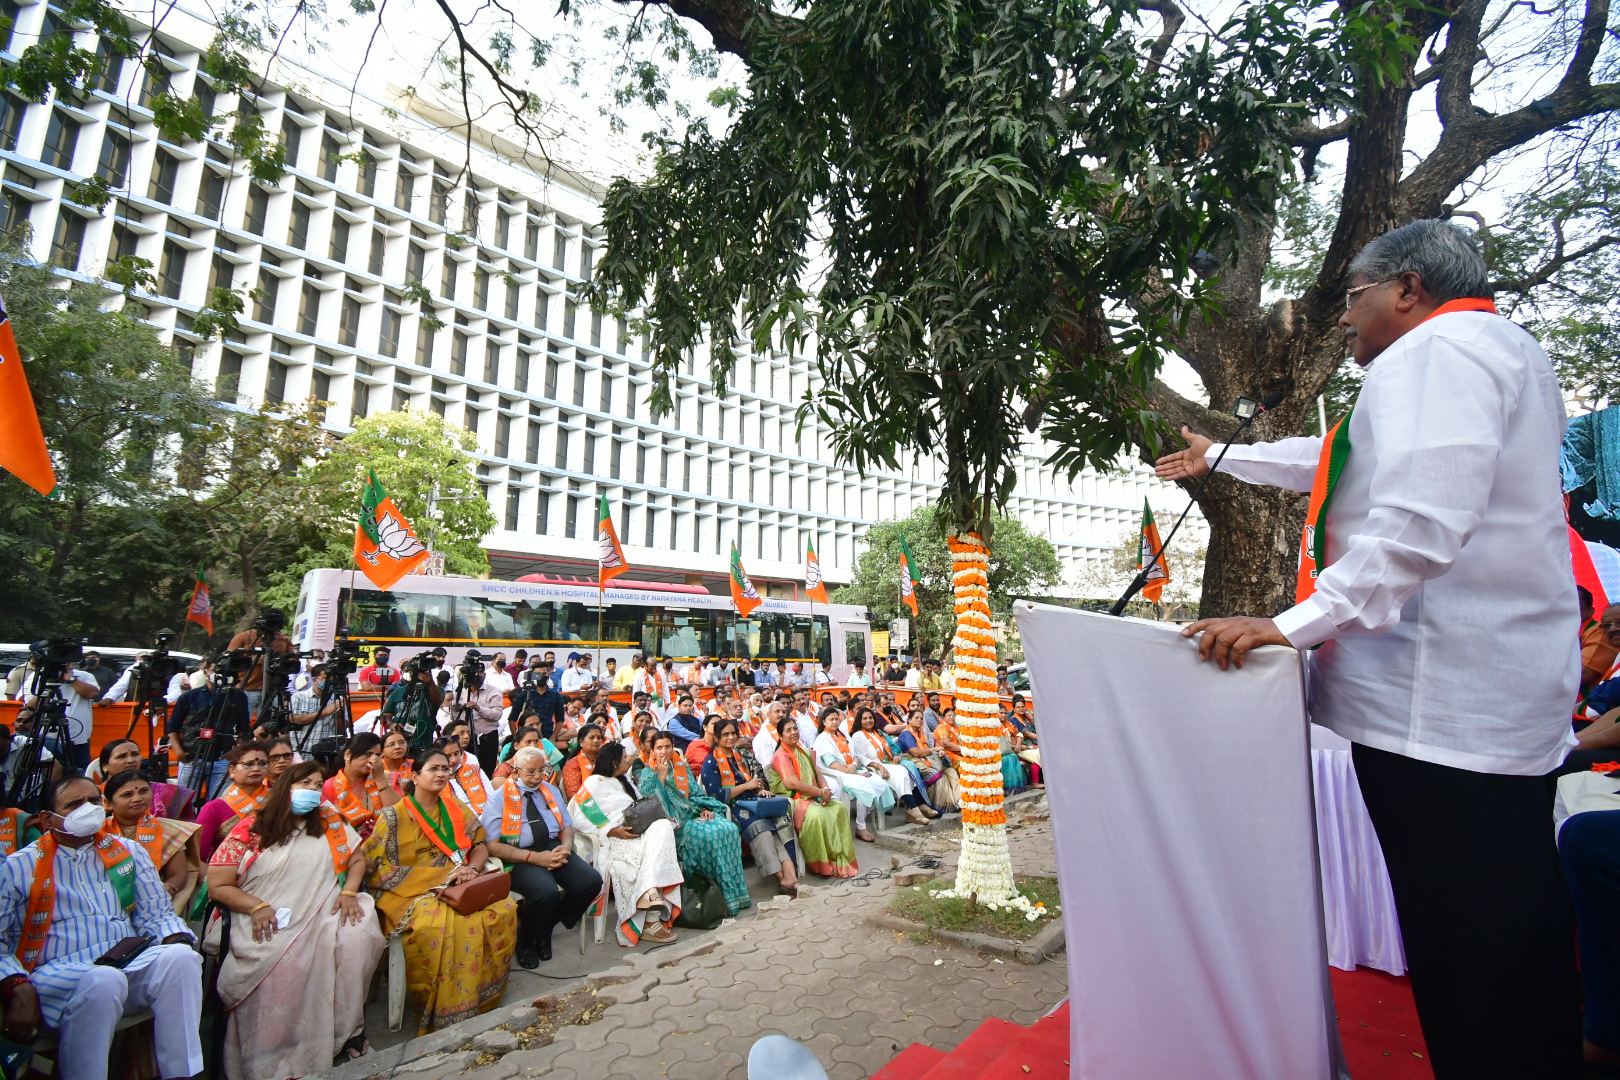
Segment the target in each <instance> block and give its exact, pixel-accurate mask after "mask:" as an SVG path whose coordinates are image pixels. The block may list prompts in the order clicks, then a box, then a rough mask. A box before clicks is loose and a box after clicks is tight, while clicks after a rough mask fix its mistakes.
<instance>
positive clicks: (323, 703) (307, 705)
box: [292, 664, 343, 745]
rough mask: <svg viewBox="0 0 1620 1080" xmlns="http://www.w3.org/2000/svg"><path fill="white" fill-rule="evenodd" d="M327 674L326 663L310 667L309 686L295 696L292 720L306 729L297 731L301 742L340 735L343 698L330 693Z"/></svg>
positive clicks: (293, 698)
mask: <svg viewBox="0 0 1620 1080" xmlns="http://www.w3.org/2000/svg"><path fill="white" fill-rule="evenodd" d="M327 677H328V676H327V671H326V665H325V664H316V665H315V666H314V667H312V668H310V669H309V678H310V682H309V685H308V686H306V687H305V688H304V689H302V690H300V691H298V692H297V693H295V694H293V696H292V723H293V727H294V728H298V729H303V730H300V731H298V733H297V736H298V741H299V742H301V743H306V744H309V745H313V744H315V743H318V742H320V741H321V740H323V739H332V738H336V737H337V735H338V733H339V731H340V730H341V728H342V727H343V722H342V717H341V712H342V708H343V699H342V698H339V697H337V696H336V695H333V694H329V693H327V692H326V680H327Z"/></svg>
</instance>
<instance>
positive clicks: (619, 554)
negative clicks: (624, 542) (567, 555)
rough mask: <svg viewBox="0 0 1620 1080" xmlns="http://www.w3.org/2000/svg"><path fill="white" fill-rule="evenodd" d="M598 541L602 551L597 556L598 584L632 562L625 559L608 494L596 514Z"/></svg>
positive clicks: (620, 571)
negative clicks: (614, 524) (614, 525)
mask: <svg viewBox="0 0 1620 1080" xmlns="http://www.w3.org/2000/svg"><path fill="white" fill-rule="evenodd" d="M596 542H597V545H598V547H599V548H600V552H599V554H598V555H597V558H596V584H597V585H598V586H602V585H606V584H607V583H608V581H609V579H611V578H616V577H618V576H619V575H620V574H622V573H624V572H625V571H626V570H628V569H630V564H629V563H627V562H625V561H624V548H622V547H620V546H619V533H618V530H616V529H615V528H614V527H613V513H612V512H611V511H610V510H609V509H608V501H607V496H606V495H603V496H602V508H601V510H600V511H599V512H598V513H597V515H596Z"/></svg>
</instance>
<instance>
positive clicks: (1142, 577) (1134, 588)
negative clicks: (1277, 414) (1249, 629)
mask: <svg viewBox="0 0 1620 1080" xmlns="http://www.w3.org/2000/svg"><path fill="white" fill-rule="evenodd" d="M1248 400H1249V399H1248V398H1239V399H1238V406H1239V407H1240V408H1241V407H1242V405H1243V403H1244V402H1245V401H1248ZM1273 404H1275V403H1273ZM1267 408H1268V406H1265V405H1261V406H1258V407H1257V408H1256V409H1255V410H1254V411H1253V412H1251V413H1250V414H1249V415H1248V416H1245V417H1243V419H1242V420H1240V421H1239V422H1238V426H1237V430H1236V431H1234V432H1232V437H1231V438H1230V439H1227V440H1226V441H1225V442H1224V443H1222V444H1221V452H1220V453H1219V454H1217V455H1215V464H1213V465H1211V466H1210V467H1209V471H1208V472H1206V473H1205V474H1204V475H1203V478H1202V479H1200V480H1199V481H1198V486H1197V487H1195V488H1193V493H1192V499H1191V500H1190V501H1188V503H1187V509H1185V510H1183V511H1182V512H1181V516H1180V517H1178V518H1176V523H1175V524H1174V525H1172V526H1170V532H1169V534H1168V535H1166V536H1165V538H1164V542H1163V543H1161V544H1160V545H1159V550H1158V551H1155V552H1154V553H1153V558H1151V559H1149V560H1148V564H1147V565H1146V566H1144V567H1142V569H1141V571H1140V572H1139V573H1138V574H1137V575H1136V577H1135V578H1134V579H1133V580H1132V581H1131V583H1130V585H1129V586H1128V587H1127V588H1126V589H1125V592H1124V593H1123V594H1122V595H1121V596H1120V598H1119V599H1118V600H1115V601H1114V606H1113V607H1111V608H1109V609H1108V614H1110V615H1123V614H1124V613H1125V605H1126V604H1128V603H1130V602H1131V597H1133V596H1135V595H1136V594H1137V593H1139V592H1141V591H1142V588H1143V587H1144V586H1145V585H1147V583H1148V575H1149V574H1151V573H1153V568H1154V567H1155V566H1158V565H1159V564H1160V563H1162V562H1163V561H1164V553H1165V552H1166V551H1168V550H1169V549H1170V541H1171V540H1174V539H1175V536H1176V530H1177V529H1179V528H1181V523H1182V522H1183V521H1186V520H1187V515H1188V514H1189V513H1191V512H1192V508H1193V507H1194V506H1196V505H1197V504H1198V496H1200V495H1202V494H1203V493H1204V485H1205V484H1207V483H1209V478H1210V477H1212V476H1214V475H1215V471H1216V470H1217V469H1219V468H1220V467H1221V460H1222V459H1223V458H1225V457H1226V452H1227V451H1228V450H1230V449H1231V448H1232V444H1233V443H1235V442H1236V441H1237V440H1238V437H1239V436H1241V435H1242V434H1243V432H1244V431H1245V430H1246V429H1247V428H1248V426H1249V425H1250V424H1252V423H1254V419H1255V417H1257V416H1259V415H1260V414H1261V413H1263V412H1265V411H1266V409H1267Z"/></svg>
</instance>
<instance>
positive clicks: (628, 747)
mask: <svg viewBox="0 0 1620 1080" xmlns="http://www.w3.org/2000/svg"><path fill="white" fill-rule="evenodd" d="M656 726H657V724H656V723H655V722H654V721H653V714H652V713H650V712H648V711H647V710H645V709H643V710H641V711H640V712H636V713H632V714H631V715H630V733H629V734H627V735H626V736H625V737H624V738H622V739H620V740H619V743H620V745H622V746H623V747H624V754H625V756H626V757H627V758H629V759H630V767H631V768H632V769H633V768H635V767H636V766H637V765H641V764H644V762H643V761H642V760H641V737H642V736H643V735H645V734H646V733H647V729H648V728H652V727H656Z"/></svg>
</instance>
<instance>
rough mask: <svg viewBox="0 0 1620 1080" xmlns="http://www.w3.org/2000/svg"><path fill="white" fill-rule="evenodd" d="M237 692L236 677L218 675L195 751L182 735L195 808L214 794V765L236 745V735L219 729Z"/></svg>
mask: <svg viewBox="0 0 1620 1080" xmlns="http://www.w3.org/2000/svg"><path fill="white" fill-rule="evenodd" d="M235 690H236V680H235V678H234V677H233V676H231V675H230V674H229V673H227V672H216V673H215V674H214V685H213V687H211V692H212V695H213V697H212V700H210V701H209V703H208V717H207V719H206V720H204V721H203V726H202V728H201V729H200V730H199V731H198V733H197V737H196V740H195V744H196V748H195V749H192V748H190V747H187V746H185V745H184V744H185V736H184V734H183V733H182V735H181V748H182V749H184V750H185V751H186V759H187V760H186V764H187V765H190V766H191V769H192V773H191V789H192V791H193V792H195V793H196V803H195V805H197V806H199V807H200V806H202V804H203V803H205V802H207V801H208V799H209V797H210V796H211V795H212V794H213V787H214V783H213V780H214V764H215V763H216V762H218V761H219V757H220V755H221V754H222V753H224V752H225V751H226V750H229V749H230V748H231V747H232V746H233V745H235V743H236V736H235V734H233V733H231V732H221V731H220V730H219V725H220V722H221V721H222V720H223V719H224V718H225V711H226V710H227V709H228V708H229V707H230V706H231V704H232V695H233V693H234V692H235ZM249 722H250V723H251V721H249ZM222 735H223V738H222V737H221V736H222Z"/></svg>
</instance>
